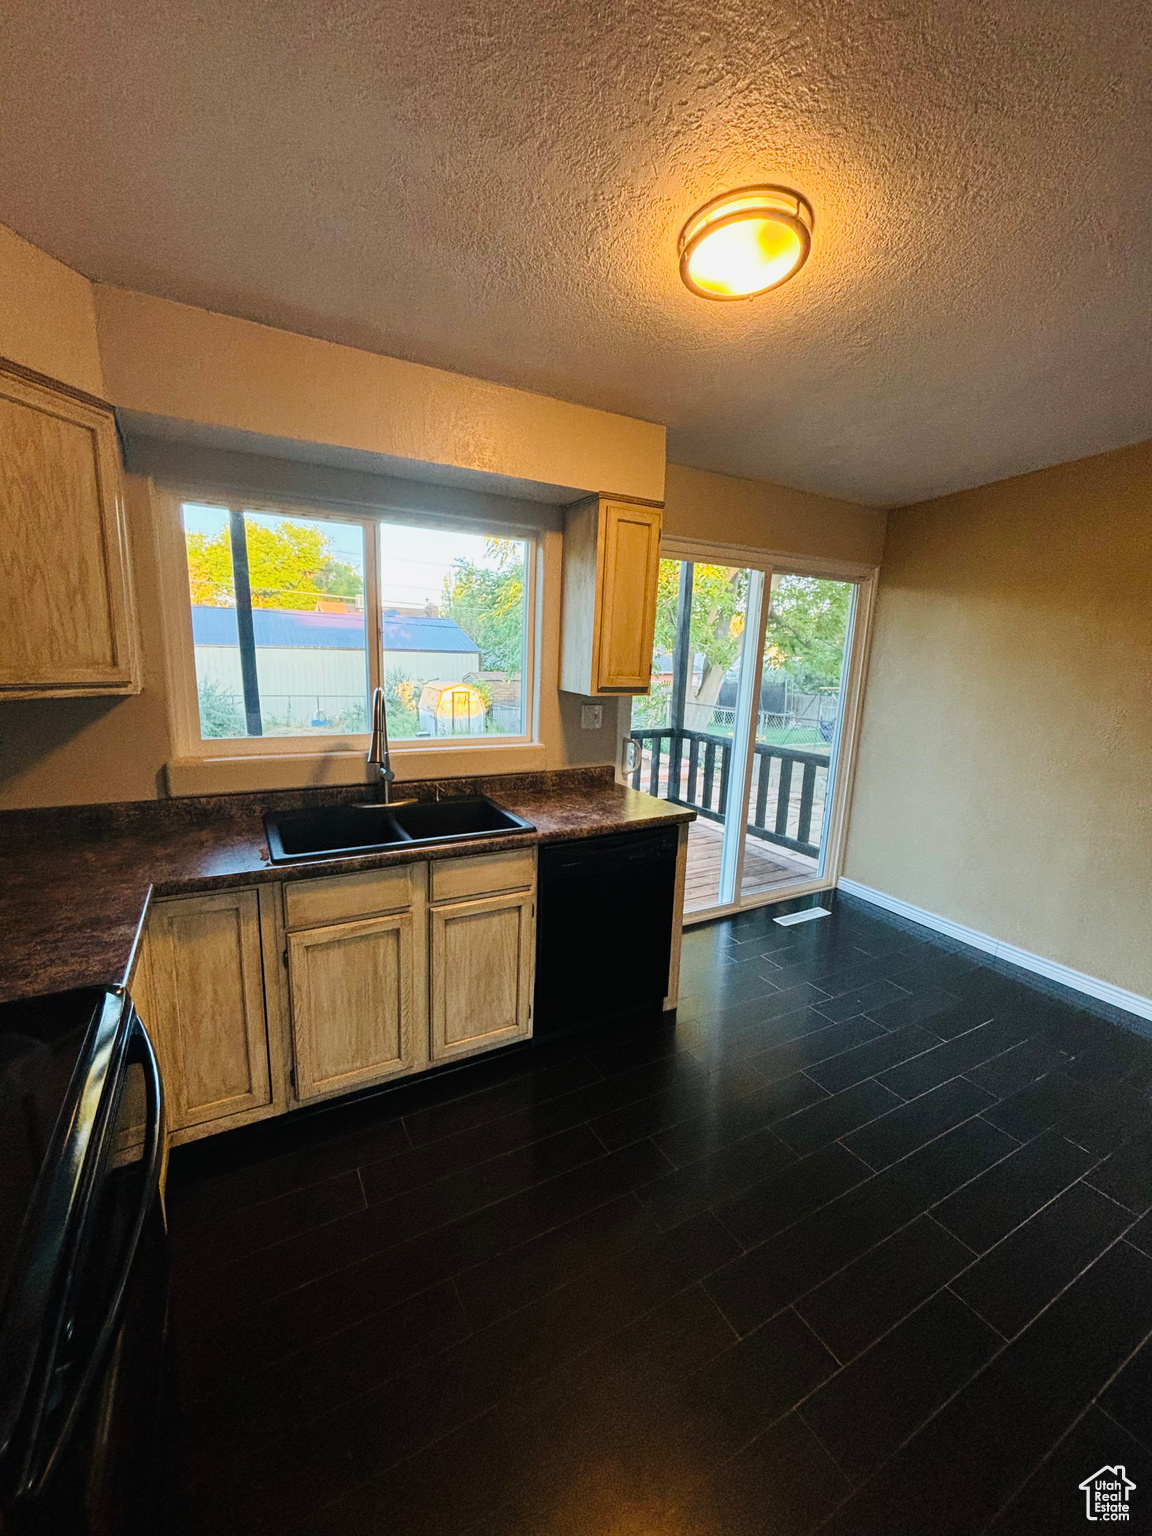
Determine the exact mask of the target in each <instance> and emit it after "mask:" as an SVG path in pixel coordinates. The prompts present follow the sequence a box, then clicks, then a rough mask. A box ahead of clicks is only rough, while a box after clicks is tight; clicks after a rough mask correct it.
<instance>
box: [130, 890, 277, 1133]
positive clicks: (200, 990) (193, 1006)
mask: <svg viewBox="0 0 1152 1536" xmlns="http://www.w3.org/2000/svg"><path fill="white" fill-rule="evenodd" d="M141 967H142V969H143V973H144V974H143V978H142V985H137V984H135V983H134V985H133V996H134V998H135V1000H136V1005H137V1008H138V1009H139V1011H140V1015H141V1017H142V1018H143V1020H144V1023H145V1026H146V1027H147V1029H148V1032H149V1034H150V1036H151V1038H152V1042H153V1044H154V1045H155V1047H156V1053H157V1056H158V1057H159V1060H160V1069H161V1071H162V1073H163V1076H164V1097H165V1107H166V1115H167V1122H168V1129H169V1131H170V1132H177V1133H178V1132H181V1131H187V1130H191V1129H192V1128H193V1127H197V1126H201V1125H204V1124H206V1123H207V1122H210V1121H216V1120H224V1119H227V1120H229V1121H231V1122H232V1123H236V1119H237V1117H238V1116H240V1117H243V1118H245V1119H249V1118H254V1116H253V1112H254V1111H261V1110H267V1109H269V1108H270V1107H271V1105H272V1081H271V1072H270V1069H269V1062H268V1031H267V1027H266V1023H265V1013H264V983H263V975H262V963H261V947H260V915H259V905H258V898H257V895H256V892H255V891H254V890H240V891H218V892H213V894H211V895H209V896H189V897H180V898H178V899H175V900H165V901H158V902H157V903H156V904H155V906H154V907H153V909H152V913H151V917H150V919H149V923H148V938H147V952H146V954H145V955H144V957H143V959H142V961H141Z"/></svg>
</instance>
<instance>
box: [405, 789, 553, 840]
mask: <svg viewBox="0 0 1152 1536" xmlns="http://www.w3.org/2000/svg"><path fill="white" fill-rule="evenodd" d="M392 819H393V821H394V822H395V823H396V825H397V826H398V827H399V828H400V830H401V831H402V832H406V833H407V834H408V836H409V837H410V838H411V839H412V841H413V842H414V843H436V842H440V841H441V840H442V839H444V840H446V839H452V840H455V839H456V838H458V837H491V836H493V835H494V834H496V833H500V832H532V831H534V830H535V828H533V827H531V826H529V824H528V822H526V821H524V820H522V819H521V818H520V817H519V816H513V814H512V812H511V811H506V810H504V808H503V806H499V805H497V804H496V803H495V801H493V800H489V799H488V798H487V796H485V795H477V796H475V797H474V798H471V799H467V800H411V801H409V803H408V804H407V805H398V806H396V808H395V809H394V810H393V812H392Z"/></svg>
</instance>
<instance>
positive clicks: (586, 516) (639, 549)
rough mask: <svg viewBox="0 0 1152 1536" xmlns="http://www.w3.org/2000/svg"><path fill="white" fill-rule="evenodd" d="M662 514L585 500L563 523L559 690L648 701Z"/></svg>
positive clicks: (647, 508)
mask: <svg viewBox="0 0 1152 1536" xmlns="http://www.w3.org/2000/svg"><path fill="white" fill-rule="evenodd" d="M661 522H662V513H661V509H660V508H659V507H657V506H653V505H651V504H645V503H641V502H632V501H621V500H619V499H617V498H613V497H607V496H591V497H589V498H588V499H587V500H586V501H578V502H576V503H575V504H574V505H573V506H571V507H569V508H568V509H567V513H566V516H565V521H564V614H563V620H562V630H563V632H562V639H561V652H560V686H561V688H563V689H564V690H565V691H566V692H568V693H579V694H584V695H587V696H593V697H594V696H595V695H596V694H601V693H603V694H621V693H647V692H648V688H649V685H650V683H651V679H652V637H653V632H654V630H655V627H656V583H657V580H658V577H659V574H660V525H661Z"/></svg>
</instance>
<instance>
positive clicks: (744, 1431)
mask: <svg viewBox="0 0 1152 1536" xmlns="http://www.w3.org/2000/svg"><path fill="white" fill-rule="evenodd" d="M771 912H772V909H771V908H761V909H758V910H756V911H752V912H748V913H743V914H741V915H740V916H739V917H737V918H735V919H733V920H729V921H725V922H720V923H714V924H710V925H707V926H703V927H699V928H696V929H693V930H691V931H690V932H689V933H688V934H687V935H686V936H685V941H684V973H683V987H682V995H683V1003H682V1005H681V1008H680V1010H679V1014H678V1016H677V1018H676V1019H675V1020H674V1021H672V1022H669V1021H652V1022H651V1023H650V1024H649V1025H646V1026H642V1027H641V1026H637V1027H635V1028H632V1029H629V1030H627V1031H623V1030H619V1029H617V1030H612V1031H607V1030H597V1031H591V1032H588V1033H585V1034H582V1035H578V1036H573V1037H569V1038H567V1039H559V1040H554V1041H551V1042H549V1041H536V1042H532V1043H531V1044H529V1045H526V1046H522V1047H516V1048H513V1049H511V1050H510V1051H508V1052H506V1053H503V1054H501V1055H499V1056H489V1057H486V1058H484V1059H483V1060H481V1061H479V1062H476V1063H473V1064H471V1065H468V1066H465V1067H460V1068H457V1069H456V1070H454V1071H451V1072H448V1073H444V1074H442V1075H439V1076H437V1077H434V1078H431V1079H426V1080H423V1081H417V1082H412V1083H409V1084H408V1085H406V1086H400V1087H397V1088H395V1089H393V1090H391V1091H389V1092H383V1093H379V1094H376V1095H374V1096H369V1097H365V1098H361V1099H359V1100H357V1101H354V1102H350V1103H346V1104H343V1105H340V1106H335V1107H332V1108H329V1109H327V1110H325V1111H324V1112H308V1113H304V1114H301V1115H298V1116H296V1117H292V1118H290V1119H289V1120H286V1121H280V1122H268V1123H265V1124H264V1125H260V1126H253V1127H249V1128H247V1129H246V1130H244V1131H240V1132H233V1133H231V1134H230V1135H228V1136H224V1137H219V1138H216V1139H214V1140H212V1141H208V1142H202V1143H199V1144H196V1145H193V1146H190V1147H186V1148H181V1149H178V1151H177V1152H175V1153H174V1154H173V1161H172V1177H171V1186H170V1210H171V1224H172V1243H173V1284H174V1314H175V1326H176V1330H177V1338H178V1341H179V1354H180V1371H181V1399H182V1412H183V1422H182V1430H181V1437H180V1443H179V1445H178V1447H177V1448H176V1450H177V1453H178V1454H176V1455H175V1457H174V1460H173V1466H174V1468H175V1473H174V1479H175V1480H174V1489H173V1499H172V1511H171V1516H170V1519H169V1521H168V1524H167V1526H166V1536H167V1532H168V1531H169V1530H170V1531H172V1532H182V1533H184V1536H224V1533H227V1536H249V1533H251V1536H264V1533H273V1532H275V1533H277V1536H336V1533H339V1536H626V1533H627V1536H632V1533H637V1536H639V1533H643V1536H806V1533H808V1532H815V1531H819V1532H822V1533H826V1536H929V1533H931V1536H984V1533H987V1536H1062V1533H1064V1532H1069V1533H1071V1532H1077V1533H1080V1532H1082V1531H1084V1530H1086V1529H1089V1528H1090V1527H1088V1526H1087V1525H1086V1524H1085V1513H1084V1502H1083V1497H1084V1496H1083V1494H1082V1493H1081V1492H1080V1491H1079V1487H1078V1485H1079V1483H1080V1482H1081V1480H1083V1479H1085V1478H1087V1477H1089V1476H1091V1474H1093V1473H1094V1472H1095V1471H1096V1470H1097V1469H1098V1468H1099V1467H1101V1466H1103V1465H1115V1464H1122V1465H1123V1466H1124V1467H1125V1468H1126V1470H1127V1476H1128V1477H1129V1478H1130V1479H1131V1480H1132V1481H1133V1482H1134V1483H1135V1491H1134V1493H1133V1495H1132V1513H1131V1520H1130V1522H1129V1528H1130V1529H1132V1530H1148V1529H1149V1516H1150V1515H1152V1342H1149V1340H1150V1336H1152V1104H1150V1092H1149V1089H1150V1084H1152V1043H1150V1042H1149V1040H1147V1039H1145V1038H1143V1037H1142V1036H1140V1035H1139V1034H1137V1033H1135V1032H1134V1031H1133V1030H1131V1029H1129V1028H1126V1027H1121V1025H1120V1023H1119V1022H1117V1021H1120V1020H1122V1019H1123V1016H1121V1015H1118V1014H1112V1015H1110V1014H1109V1011H1108V1010H1107V1009H1105V1008H1103V1007H1102V1006H1100V1007H1097V1006H1096V1005H1089V1004H1088V1003H1087V1002H1086V1000H1085V999H1083V998H1080V997H1078V996H1076V995H1073V994H1070V993H1067V992H1063V991H1061V990H1060V989H1057V988H1055V987H1050V986H1048V985H1047V984H1045V985H1044V986H1043V988H1041V987H1040V986H1036V985H1033V984H1032V983H1031V981H1030V980H1028V979H1026V978H1025V977H1024V976H1023V975H1022V974H1021V973H1016V972H1012V971H1010V970H1009V969H1007V968H1005V967H1001V966H997V965H993V964H989V963H986V962H985V960H984V959H983V958H982V957H981V956H979V955H977V954H975V953H974V952H971V951H966V950H964V949H962V948H960V947H958V946H954V945H952V944H950V943H948V942H946V941H943V940H941V938H940V937H939V936H938V935H935V934H931V933H928V932H927V931H925V930H923V929H917V928H916V927H914V926H913V925H911V924H907V923H904V922H901V921H899V920H897V919H893V918H890V917H888V916H887V915H886V914H883V913H880V912H879V911H877V910H876V909H874V908H870V907H868V906H866V905H864V904H863V903H858V902H853V901H851V900H847V899H844V898H839V899H837V900H836V901H835V907H834V911H833V914H832V916H831V918H829V919H826V920H824V921H822V922H820V923H816V924H812V925H810V926H805V925H802V926H800V927H794V928H780V927H777V926H775V925H774V924H773V923H772V921H771Z"/></svg>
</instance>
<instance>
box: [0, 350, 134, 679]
mask: <svg viewBox="0 0 1152 1536" xmlns="http://www.w3.org/2000/svg"><path fill="white" fill-rule="evenodd" d="M0 613H2V614H3V620H2V621H0V622H2V624H3V631H4V642H3V646H2V647H0V652H2V656H3V663H2V665H0V695H4V696H7V697H10V698H38V697H53V696H66V695H70V694H86V693H93V694H100V693H133V692H137V691H138V690H139V679H138V677H137V675H136V674H137V665H136V647H135V639H134V634H133V623H134V620H133V617H132V611H131V585H130V581H129V571H128V549H127V540H126V533H125V527H124V508H123V498H122V496H121V493H120V457H119V449H118V446H117V441H116V425H115V421H114V420H113V417H112V413H111V411H109V410H106V409H100V408H98V407H97V405H95V404H94V403H88V402H86V401H85V400H81V399H78V398H75V397H74V396H72V395H70V394H69V393H67V392H66V391H64V390H59V391H57V390H56V389H54V388H52V387H51V382H50V381H48V380H37V379H36V378H35V376H31V377H27V376H24V375H23V374H22V373H21V372H18V371H9V369H8V368H6V367H0Z"/></svg>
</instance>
